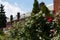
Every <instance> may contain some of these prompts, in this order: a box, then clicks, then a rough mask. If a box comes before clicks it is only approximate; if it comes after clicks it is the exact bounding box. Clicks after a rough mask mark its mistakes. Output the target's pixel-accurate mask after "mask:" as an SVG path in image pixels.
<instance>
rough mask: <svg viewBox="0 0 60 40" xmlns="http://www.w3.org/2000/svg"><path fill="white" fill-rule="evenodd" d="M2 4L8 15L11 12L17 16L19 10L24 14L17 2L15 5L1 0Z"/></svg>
mask: <svg viewBox="0 0 60 40" xmlns="http://www.w3.org/2000/svg"><path fill="white" fill-rule="evenodd" d="M0 4H3V5H4V9H5V12H6V16H7V17H10V15H11V14H12V15H13V16H16V14H17V12H20V13H21V14H23V11H22V10H21V8H19V7H18V6H17V5H18V4H17V3H16V2H15V3H14V5H13V4H10V3H9V2H6V1H2V0H0Z"/></svg>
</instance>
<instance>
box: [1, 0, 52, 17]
mask: <svg viewBox="0 0 60 40" xmlns="http://www.w3.org/2000/svg"><path fill="white" fill-rule="evenodd" d="M38 2H39V3H41V2H44V3H45V4H46V5H50V4H53V0H38ZM33 3H34V0H0V4H3V5H4V9H5V12H6V16H7V17H10V15H13V16H16V14H17V12H20V13H21V15H22V14H24V13H27V12H31V10H32V8H33Z"/></svg>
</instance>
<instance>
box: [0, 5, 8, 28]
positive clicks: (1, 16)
mask: <svg viewBox="0 0 60 40" xmlns="http://www.w3.org/2000/svg"><path fill="white" fill-rule="evenodd" d="M3 7H4V6H3V5H2V4H1V7H0V28H3V27H6V22H7V21H6V15H5V12H4V9H3Z"/></svg>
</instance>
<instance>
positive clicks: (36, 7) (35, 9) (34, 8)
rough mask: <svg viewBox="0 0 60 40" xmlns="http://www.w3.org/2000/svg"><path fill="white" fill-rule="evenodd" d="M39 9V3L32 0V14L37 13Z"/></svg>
mask: <svg viewBox="0 0 60 40" xmlns="http://www.w3.org/2000/svg"><path fill="white" fill-rule="evenodd" d="M39 11H40V9H39V3H38V1H37V0H34V4H33V9H32V15H33V14H36V13H38V12H39Z"/></svg>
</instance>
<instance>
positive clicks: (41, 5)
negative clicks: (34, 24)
mask: <svg viewBox="0 0 60 40" xmlns="http://www.w3.org/2000/svg"><path fill="white" fill-rule="evenodd" d="M40 9H41V11H42V13H45V14H46V15H48V16H49V15H50V14H49V13H50V10H49V9H48V8H47V7H46V5H45V3H44V2H41V3H40Z"/></svg>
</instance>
